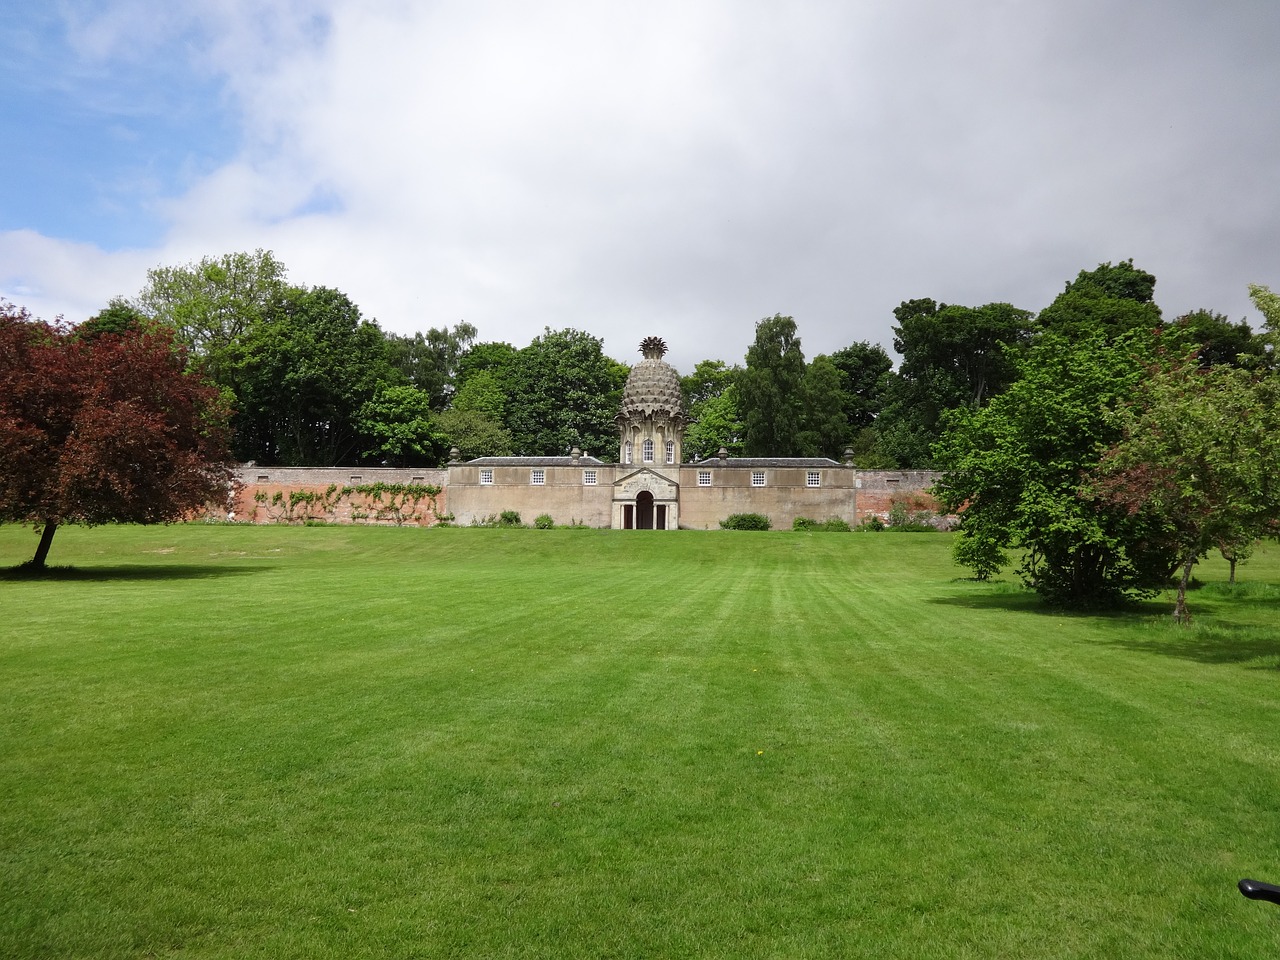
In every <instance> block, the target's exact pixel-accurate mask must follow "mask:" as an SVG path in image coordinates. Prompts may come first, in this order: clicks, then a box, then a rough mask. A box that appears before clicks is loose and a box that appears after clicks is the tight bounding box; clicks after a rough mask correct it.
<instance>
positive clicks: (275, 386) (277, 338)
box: [227, 287, 398, 466]
mask: <svg viewBox="0 0 1280 960" xmlns="http://www.w3.org/2000/svg"><path fill="white" fill-rule="evenodd" d="M227 355H228V368H229V370H230V372H231V380H232V382H233V383H235V384H236V397H237V411H236V418H235V426H236V453H237V454H238V455H239V456H240V457H241V458H242V459H246V460H255V461H257V462H259V463H264V464H283V465H286V466H333V465H336V464H339V463H349V462H352V461H354V460H355V459H357V458H358V457H359V455H360V453H361V452H362V451H363V450H364V449H365V447H366V445H367V444H366V440H367V438H366V437H365V436H364V435H363V434H362V432H361V429H360V426H359V415H360V412H361V410H362V409H363V408H364V406H365V404H366V403H367V402H369V401H371V400H372V399H373V397H374V395H375V393H376V392H377V390H378V386H379V384H388V385H394V384H396V383H397V380H398V372H397V371H396V370H395V369H394V368H393V367H392V366H391V364H390V360H389V357H388V350H387V342H386V339H385V338H384V337H383V335H382V331H381V330H380V329H379V328H378V326H377V325H376V324H374V323H372V322H370V321H367V320H364V319H363V318H362V317H361V315H360V308H359V307H357V306H356V305H355V304H354V303H352V302H351V300H350V298H348V297H347V296H346V294H344V293H342V292H340V291H338V290H333V289H330V288H327V287H315V288H311V289H307V288H302V287H290V288H288V289H287V290H286V291H285V294H284V296H283V299H282V303H281V305H280V307H279V309H277V310H276V311H274V312H272V313H271V314H269V315H268V316H266V317H263V318H259V319H258V320H256V321H255V322H254V323H253V324H252V325H251V326H249V327H248V328H247V329H246V330H245V331H244V332H243V333H242V334H241V335H240V336H239V337H238V338H237V340H236V341H235V342H234V343H233V344H232V347H231V348H230V349H229V350H228V354H227Z"/></svg>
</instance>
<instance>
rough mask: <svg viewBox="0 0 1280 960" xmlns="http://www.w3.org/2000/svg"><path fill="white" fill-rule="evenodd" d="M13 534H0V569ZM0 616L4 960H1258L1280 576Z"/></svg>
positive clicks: (603, 554) (327, 586)
mask: <svg viewBox="0 0 1280 960" xmlns="http://www.w3.org/2000/svg"><path fill="white" fill-rule="evenodd" d="M34 547H35V538H34V535H33V534H32V533H31V531H30V530H29V529H23V528H19V527H14V526H7V527H0V566H4V565H9V564H16V563H18V562H20V561H22V560H25V559H26V558H27V557H28V556H29V555H30V554H31V552H32V551H33V550H34ZM50 561H51V562H52V563H55V564H70V565H72V566H73V569H72V570H71V571H68V572H66V573H64V574H63V575H62V576H60V577H58V578H56V579H50V580H40V581H30V580H21V579H13V578H8V579H2V578H0V796H2V797H3V803H0V955H2V956H5V957H178V956H181V957H184V958H197V957H198V958H206V957H226V958H231V957H235V958H246V957H250V958H257V957H261V958H268V957H270V958H277V957H299V958H301V957H307V958H324V957H335V958H337V957H357V956H387V957H546V958H552V957H555V958H560V957H627V958H630V957H733V958H740V957H743V958H749V957H780V958H783V957H785V958H801V957H815V958H817V957H821V958H831V957H858V956H866V957H880V958H896V957H902V958H907V957H911V958H917V957H938V958H948V957H1036V958H1048V957H1251V958H1252V957H1268V956H1275V955H1277V954H1280V909H1277V908H1274V907H1272V906H1270V905H1268V904H1260V903H1254V902H1250V901H1246V900H1244V899H1243V898H1242V897H1240V896H1239V894H1238V893H1236V891H1235V881H1236V880H1237V879H1239V878H1240V877H1242V876H1255V877H1257V878H1258V879H1271V880H1280V749H1277V739H1276V728H1277V720H1278V719H1280V550H1277V549H1276V548H1275V547H1271V548H1269V549H1264V550H1262V551H1260V552H1259V554H1258V556H1257V557H1256V558H1255V559H1254V560H1253V561H1251V562H1250V563H1249V564H1248V565H1246V566H1243V567H1242V568H1241V570H1240V576H1241V579H1242V580H1243V581H1245V583H1244V584H1243V585H1241V586H1239V587H1237V588H1236V589H1234V590H1230V589H1228V588H1226V587H1225V585H1223V584H1222V583H1221V581H1223V580H1225V566H1224V565H1223V564H1221V563H1220V562H1211V563H1208V564H1206V565H1205V566H1204V567H1203V568H1202V569H1201V570H1200V571H1199V576H1200V578H1201V579H1202V580H1205V581H1206V583H1207V586H1205V587H1204V588H1203V589H1201V590H1198V591H1196V592H1195V593H1194V594H1193V595H1192V598H1191V603H1192V612H1193V614H1194V615H1195V617H1196V620H1195V623H1194V624H1193V625H1192V626H1191V627H1189V628H1177V627H1175V626H1173V625H1172V624H1171V623H1170V622H1168V613H1169V611H1170V610H1171V603H1170V602H1168V601H1164V600H1162V601H1160V602H1158V603H1157V602H1153V603H1152V604H1151V605H1148V606H1146V607H1144V608H1143V609H1142V610H1140V611H1137V612H1135V613H1133V614H1128V615H1124V616H1065V615H1061V614H1057V613H1053V612H1049V611H1046V610H1044V609H1043V608H1041V607H1040V606H1039V605H1038V604H1037V603H1036V602H1035V601H1034V599H1032V598H1030V597H1028V596H1026V595H1025V594H1024V593H1022V592H1021V591H1020V590H1019V589H1017V588H1016V587H1015V586H1014V585H1013V584H1012V583H1011V582H1001V583H992V584H979V583H974V582H971V581H967V580H963V579H961V578H960V577H961V574H962V571H960V570H958V569H957V568H955V567H953V566H952V564H951V562H950V559H949V543H948V538H947V537H946V536H943V535H914V536H909V535H898V536H895V535H890V534H880V535H862V534H794V533H787V532H774V533H767V534H749V533H720V532H716V533H675V534H661V533H656V534H655V533H623V532H613V531H571V530H555V531H535V530H514V531H502V530H432V531H422V530H416V529H374V528H351V527H345V528H335V527H328V528H251V527H230V526H185V527H168V528H129V527H125V528H99V529H93V530H84V529H76V528H70V529H65V530H61V531H59V533H58V535H57V539H56V540H55V541H54V546H53V552H52V554H51V556H50Z"/></svg>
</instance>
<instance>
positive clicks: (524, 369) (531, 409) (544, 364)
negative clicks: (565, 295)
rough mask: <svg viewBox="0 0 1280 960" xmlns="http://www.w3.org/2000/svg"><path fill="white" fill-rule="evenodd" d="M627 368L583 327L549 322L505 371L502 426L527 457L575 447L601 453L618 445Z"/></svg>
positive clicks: (561, 451)
mask: <svg viewBox="0 0 1280 960" xmlns="http://www.w3.org/2000/svg"><path fill="white" fill-rule="evenodd" d="M627 371H628V368H627V367H626V366H625V365H623V364H620V363H618V362H617V361H616V360H613V359H611V358H609V357H607V356H605V354H604V342H603V341H602V340H600V339H599V338H598V337H593V336H591V335H590V334H588V333H584V332H583V331H581V330H573V329H566V330H552V329H550V328H549V327H548V328H547V329H546V331H545V332H544V333H543V335H542V336H540V337H535V338H534V340H533V342H531V343H530V344H529V346H527V347H525V348H524V349H523V350H520V351H519V352H518V353H517V355H516V357H515V358H514V360H513V362H512V363H511V365H510V367H509V368H508V370H507V374H506V381H507V390H508V393H507V409H506V419H505V422H504V424H503V425H504V426H505V427H506V428H507V429H508V430H510V431H511V437H512V443H513V445H514V447H515V449H516V450H517V451H518V452H519V453H521V454H523V455H525V456H564V455H565V454H567V453H569V451H570V450H571V449H572V448H573V447H578V448H579V449H581V450H582V451H584V452H589V453H600V452H602V451H605V450H610V449H613V448H614V447H616V446H617V436H618V431H617V427H616V426H615V424H614V418H615V417H616V416H617V414H618V408H619V406H620V404H621V402H622V387H623V385H624V384H625V383H626V378H627Z"/></svg>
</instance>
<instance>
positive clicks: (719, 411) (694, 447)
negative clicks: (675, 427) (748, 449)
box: [680, 360, 742, 462]
mask: <svg viewBox="0 0 1280 960" xmlns="http://www.w3.org/2000/svg"><path fill="white" fill-rule="evenodd" d="M741 373H742V368H741V367H738V366H732V367H731V366H729V365H728V364H726V363H725V362H724V361H723V360H702V361H699V362H698V363H697V364H696V365H695V366H694V368H693V372H692V373H690V374H687V375H686V376H683V377H681V378H680V392H681V394H682V395H683V398H684V407H685V411H686V412H687V414H688V417H689V425H688V427H686V428H685V432H684V456H685V459H686V460H688V461H690V462H692V461H697V460H705V459H707V458H708V457H714V456H715V455H716V454H717V453H718V452H719V450H720V448H721V447H724V448H725V449H726V450H728V451H730V453H731V455H732V456H735V457H736V456H741V455H742V417H741V416H740V415H739V414H738V392H737V388H736V387H735V386H734V383H735V382H736V381H737V379H738V376H739V375H740V374H741Z"/></svg>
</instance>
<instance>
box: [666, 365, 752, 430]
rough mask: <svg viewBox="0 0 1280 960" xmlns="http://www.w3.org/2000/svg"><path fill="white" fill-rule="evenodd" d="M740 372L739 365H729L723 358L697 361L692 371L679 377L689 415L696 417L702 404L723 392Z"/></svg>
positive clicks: (681, 391)
mask: <svg viewBox="0 0 1280 960" xmlns="http://www.w3.org/2000/svg"><path fill="white" fill-rule="evenodd" d="M741 372H742V368H741V367H737V366H733V367H731V366H729V365H728V364H727V363H725V362H724V361H723V360H700V361H698V363H697V364H696V365H695V366H694V368H693V372H692V373H689V374H686V375H685V376H683V377H681V378H680V393H681V395H682V397H683V398H684V408H685V410H686V411H687V412H688V414H689V416H690V417H696V416H697V415H698V414H697V411H698V410H700V409H701V408H702V405H703V404H704V403H706V402H707V401H708V400H713V399H715V398H716V397H718V396H720V395H721V394H722V393H724V392H725V390H727V389H728V388H729V387H730V386H732V385H733V383H734V381H735V380H737V378H738V375H739V374H740V373H741Z"/></svg>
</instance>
